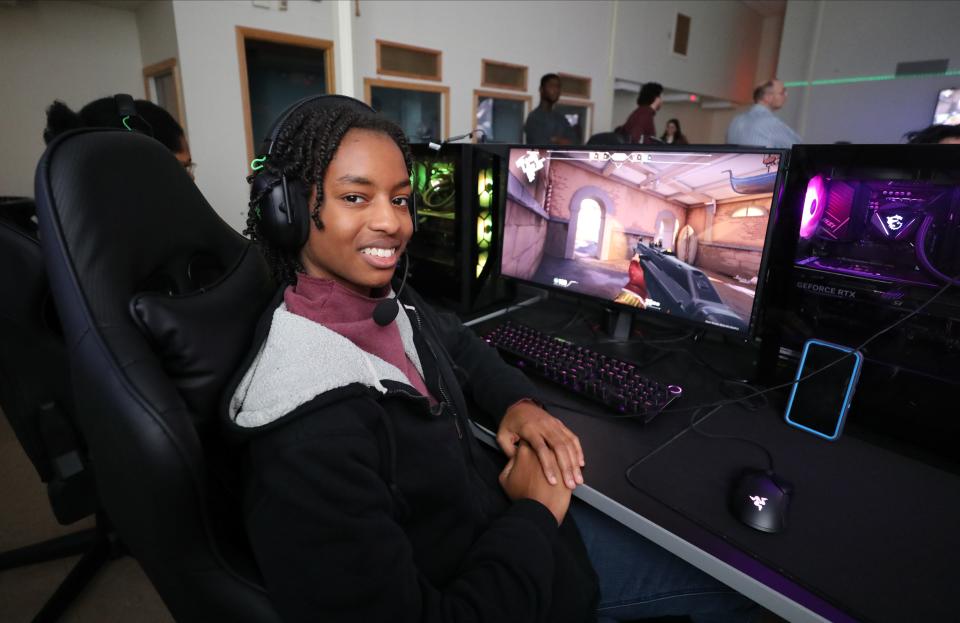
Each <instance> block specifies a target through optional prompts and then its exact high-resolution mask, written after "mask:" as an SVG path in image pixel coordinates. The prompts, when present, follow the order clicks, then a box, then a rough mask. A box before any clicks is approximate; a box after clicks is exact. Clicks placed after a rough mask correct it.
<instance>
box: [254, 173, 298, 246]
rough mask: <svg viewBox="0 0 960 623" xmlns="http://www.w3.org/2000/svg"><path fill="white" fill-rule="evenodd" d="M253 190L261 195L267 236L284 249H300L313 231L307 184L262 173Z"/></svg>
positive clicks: (257, 178) (261, 221)
mask: <svg viewBox="0 0 960 623" xmlns="http://www.w3.org/2000/svg"><path fill="white" fill-rule="evenodd" d="M253 192H254V193H256V194H259V195H261V198H260V203H259V205H258V208H259V210H260V216H259V218H260V231H261V233H262V234H263V236H264V237H265V238H266V239H267V241H268V242H270V243H271V244H273V245H274V246H277V247H280V248H281V249H286V250H288V251H299V250H300V248H301V247H302V246H303V245H304V244H306V242H307V237H308V236H309V234H310V214H309V206H308V205H307V203H308V202H309V197H308V196H307V195H306V193H304V192H303V184H302V183H300V182H299V181H297V180H294V181H290V180H287V179H285V177H284V176H276V175H273V174H271V173H266V172H261V173H260V174H259V175H257V176H256V177H255V178H254V179H253Z"/></svg>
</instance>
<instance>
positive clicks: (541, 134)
mask: <svg viewBox="0 0 960 623" xmlns="http://www.w3.org/2000/svg"><path fill="white" fill-rule="evenodd" d="M560 88H561V85H560V76H558V75H557V74H544V76H543V77H542V78H540V105H539V106H537V107H536V108H534V109H533V110H532V111H531V112H530V114H529V115H527V122H526V123H525V124H524V125H523V133H524V135H525V136H526V140H527V143H529V144H531V145H572V144H574V143H576V142H577V135H576V132H575V131H574V129H573V126H571V125H570V123H569V122H568V121H567V118H566V117H564V116H563V114H561V113H560V112H559V111H558V110H556V109H555V106H556V105H557V102H558V101H559V100H560Z"/></svg>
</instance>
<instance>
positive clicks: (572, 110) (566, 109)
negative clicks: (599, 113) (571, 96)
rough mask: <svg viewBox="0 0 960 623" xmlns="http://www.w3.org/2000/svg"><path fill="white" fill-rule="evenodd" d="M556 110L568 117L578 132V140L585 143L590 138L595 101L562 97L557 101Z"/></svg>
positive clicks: (581, 143)
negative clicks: (581, 100)
mask: <svg viewBox="0 0 960 623" xmlns="http://www.w3.org/2000/svg"><path fill="white" fill-rule="evenodd" d="M554 110H556V111H558V112H560V113H561V114H562V115H564V116H565V117H566V118H567V121H568V122H569V123H570V125H571V126H573V129H574V132H576V134H577V142H578V143H579V144H580V145H583V144H584V143H586V142H587V139H588V138H590V133H591V128H592V125H593V103H592V102H577V101H574V100H567V99H561V100H560V101H559V102H557V105H556V106H555V107H554Z"/></svg>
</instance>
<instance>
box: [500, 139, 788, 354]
mask: <svg viewBox="0 0 960 623" xmlns="http://www.w3.org/2000/svg"><path fill="white" fill-rule="evenodd" d="M785 153H786V152H784V151H782V150H764V149H750V148H738V149H736V150H732V149H726V148H722V147H713V146H711V147H686V148H683V149H682V150H681V149H673V148H669V147H659V146H643V147H641V146H632V147H631V146H619V147H610V148H594V149H591V150H587V149H571V148H548V147H543V148H535V147H526V146H525V147H515V148H512V149H510V152H509V158H508V175H507V196H506V207H505V215H504V219H503V237H502V240H503V249H502V259H501V266H500V268H501V274H502V275H504V276H507V277H512V278H514V279H518V280H522V281H526V282H531V283H534V284H537V285H541V286H546V287H548V288H551V289H559V290H563V291H565V292H572V293H576V294H578V295H582V296H585V297H588V298H591V299H597V300H599V301H603V302H606V303H608V304H613V305H615V306H620V307H622V308H623V309H632V310H643V311H644V312H649V313H654V314H658V315H666V316H669V317H672V318H676V319H678V320H680V321H683V322H687V323H695V324H699V325H702V326H710V327H714V328H717V329H720V330H722V331H726V332H732V333H735V334H738V335H740V336H742V337H743V338H747V337H749V336H750V335H751V331H752V329H753V327H754V325H755V316H756V313H757V298H758V290H759V288H760V283H759V282H760V279H761V275H763V267H764V264H765V259H766V253H765V240H766V239H767V230H768V225H769V222H770V214H771V211H772V210H773V209H774V207H775V204H776V201H775V198H776V197H777V196H778V192H779V188H780V181H781V175H780V173H781V170H782V167H781V163H782V160H783V158H784V157H785Z"/></svg>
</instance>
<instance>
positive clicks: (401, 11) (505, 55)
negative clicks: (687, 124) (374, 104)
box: [353, 0, 613, 134]
mask: <svg viewBox="0 0 960 623" xmlns="http://www.w3.org/2000/svg"><path fill="white" fill-rule="evenodd" d="M612 18H613V3H612V2H607V1H593V0H590V1H585V2H584V1H572V0H571V1H565V2H503V1H478V0H469V1H468V0H460V1H456V2H436V1H429V0H428V1H405V2H396V1H392V0H386V1H382V0H363V1H362V2H360V17H354V21H353V24H354V27H353V44H354V60H355V75H356V84H355V88H356V93H357V95H358V96H359V97H361V98H362V97H363V79H364V78H382V79H385V80H406V79H405V78H397V77H393V76H378V75H377V73H376V70H377V63H376V45H375V40H376V39H384V40H387V41H392V42H396V43H407V44H410V45H415V46H420V47H425V48H432V49H436V50H442V51H443V80H442V82H440V84H441V85H444V86H448V87H450V133H451V134H462V133H464V132H468V131H470V130H471V129H472V128H473V127H474V125H475V124H474V123H473V120H472V119H471V116H472V114H473V90H474V89H479V88H481V86H480V71H481V59H484V58H486V59H490V60H495V61H503V62H506V63H515V64H518V65H526V66H527V68H528V73H527V80H528V84H527V94H529V95H532V96H533V106H536V105H537V103H538V101H539V95H538V92H537V90H538V88H539V86H540V76H542V75H543V74H545V73H550V72H563V73H569V74H575V75H578V76H589V77H590V78H591V79H592V83H591V101H593V103H594V109H593V110H594V119H593V124H592V128H593V132H599V131H604V130H607V129H609V128H610V121H611V110H612V104H613V86H612V83H611V81H610V76H609V65H610V62H609V61H610V48H609V42H610V35H611V22H612ZM413 82H421V83H423V84H436V82H432V81H413Z"/></svg>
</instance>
